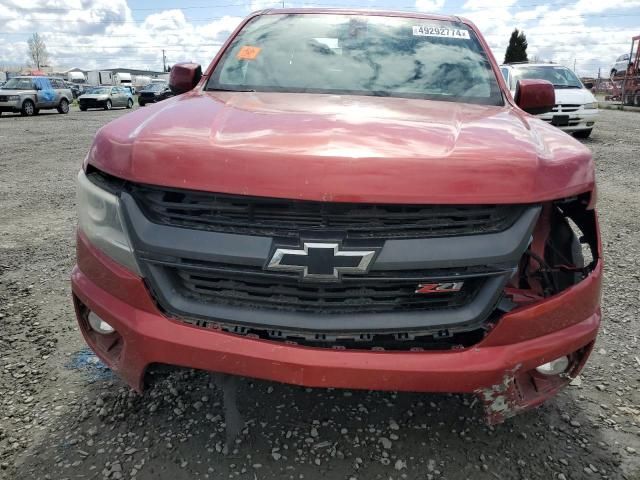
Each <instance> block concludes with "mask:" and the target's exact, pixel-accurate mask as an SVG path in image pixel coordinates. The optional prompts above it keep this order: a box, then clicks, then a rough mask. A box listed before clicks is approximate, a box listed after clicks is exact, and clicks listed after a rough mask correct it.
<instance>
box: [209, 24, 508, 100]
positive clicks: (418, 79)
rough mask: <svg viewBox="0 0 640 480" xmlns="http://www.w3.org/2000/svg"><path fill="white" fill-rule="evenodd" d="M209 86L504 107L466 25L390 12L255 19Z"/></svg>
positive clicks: (477, 44) (230, 49)
mask: <svg viewBox="0 0 640 480" xmlns="http://www.w3.org/2000/svg"><path fill="white" fill-rule="evenodd" d="M206 88H207V90H233V91H246V90H255V91H265V92H307V93H330V94H351V95H375V96H392V97H404V98H425V99H435V100H446V101H456V102H470V103H481V104H487V105H502V104H503V100H502V94H501V92H500V89H499V87H498V84H497V80H496V76H495V74H494V72H493V70H492V69H491V66H490V64H489V61H488V59H487V56H486V54H485V52H484V51H483V49H482V47H481V45H480V43H479V42H478V39H477V38H476V36H475V34H474V33H473V31H471V30H470V29H469V28H468V27H467V26H466V25H464V24H462V23H454V22H445V21H436V20H424V19H415V18H401V17H383V16H354V15H321V14H295V15H263V16H260V17H256V18H255V19H253V20H252V21H250V22H249V23H248V24H247V25H246V26H245V27H244V29H243V30H242V31H241V32H240V34H239V35H238V36H237V37H236V38H235V39H234V40H233V42H232V43H231V44H230V45H229V48H228V49H227V50H226V51H225V53H224V55H223V57H222V58H221V60H220V62H218V64H217V66H216V68H215V70H214V72H213V74H212V75H211V78H210V79H209V82H208V83H207V87H206Z"/></svg>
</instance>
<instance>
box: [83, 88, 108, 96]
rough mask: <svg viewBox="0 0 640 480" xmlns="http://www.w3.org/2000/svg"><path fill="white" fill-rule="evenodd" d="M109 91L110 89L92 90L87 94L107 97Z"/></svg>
mask: <svg viewBox="0 0 640 480" xmlns="http://www.w3.org/2000/svg"><path fill="white" fill-rule="evenodd" d="M110 91H111V87H102V88H92V89H91V90H89V91H88V92H87V93H89V94H90V95H109V92H110Z"/></svg>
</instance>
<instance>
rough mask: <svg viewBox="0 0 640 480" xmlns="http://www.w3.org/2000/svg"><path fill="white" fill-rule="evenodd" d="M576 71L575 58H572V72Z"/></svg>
mask: <svg viewBox="0 0 640 480" xmlns="http://www.w3.org/2000/svg"><path fill="white" fill-rule="evenodd" d="M575 71H576V59H575V58H574V59H573V72H574V73H575Z"/></svg>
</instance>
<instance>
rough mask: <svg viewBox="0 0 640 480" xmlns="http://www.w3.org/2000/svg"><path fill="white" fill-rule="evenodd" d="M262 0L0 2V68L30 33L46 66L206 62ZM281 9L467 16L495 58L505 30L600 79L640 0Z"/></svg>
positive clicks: (545, 55) (634, 20)
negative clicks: (43, 50) (40, 42)
mask: <svg viewBox="0 0 640 480" xmlns="http://www.w3.org/2000/svg"><path fill="white" fill-rule="evenodd" d="M282 5H283V2H282V1H279V2H272V1H269V0H253V1H251V0H245V1H242V0H209V1H206V0H0V68H2V67H5V68H6V67H17V66H26V65H27V64H28V53H27V39H28V37H29V36H31V35H32V33H33V32H38V33H39V34H40V35H41V36H42V37H43V39H44V41H45V43H46V46H47V50H48V52H49V56H50V63H51V65H52V66H53V67H54V69H55V71H64V70H67V69H70V68H73V67H79V68H82V69H87V70H89V69H100V68H116V67H126V68H143V69H153V70H162V66H163V56H162V55H163V53H162V50H163V49H164V50H165V55H166V61H167V63H168V64H169V65H170V64H173V63H176V62H180V61H195V62H197V63H201V64H202V65H203V66H205V65H208V64H209V62H210V61H211V59H212V58H213V56H214V55H215V53H216V52H217V51H218V49H219V48H220V46H221V44H222V43H223V42H224V40H225V39H226V38H227V37H228V35H229V34H230V33H231V32H232V31H233V29H234V28H235V27H236V26H237V25H238V23H239V22H240V21H241V20H242V18H243V17H245V16H246V15H248V14H249V13H250V12H252V11H254V10H259V9H262V8H271V7H282ZM284 6H286V7H353V8H368V9H387V10H390V9H391V10H406V11H422V12H429V13H438V14H453V15H460V16H463V17H466V18H468V19H470V20H471V21H473V22H474V23H475V24H476V25H477V26H478V27H479V29H480V31H481V32H482V34H483V35H484V36H485V38H486V39H487V41H488V43H489V45H490V46H491V49H492V51H493V53H494V55H495V56H496V58H497V60H498V62H502V60H503V59H504V52H505V49H506V47H507V44H508V41H509V36H510V34H511V32H512V31H513V29H514V28H518V29H521V30H523V31H524V33H525V35H526V36H527V40H528V42H529V48H528V54H529V59H530V60H531V59H537V60H540V61H555V62H558V63H562V64H564V65H567V66H569V67H571V68H574V66H575V70H576V72H577V73H578V74H579V75H582V76H596V75H597V74H598V69H599V68H601V69H602V75H603V76H608V72H609V70H610V67H611V64H612V63H613V61H614V60H615V58H616V57H618V56H619V55H621V54H623V53H628V52H629V50H630V46H631V37H632V36H635V35H640V0H546V1H545V0H503V1H500V0H495V1H492V0H396V1H392V0H344V1H339V0H301V1H286V0H285V1H284Z"/></svg>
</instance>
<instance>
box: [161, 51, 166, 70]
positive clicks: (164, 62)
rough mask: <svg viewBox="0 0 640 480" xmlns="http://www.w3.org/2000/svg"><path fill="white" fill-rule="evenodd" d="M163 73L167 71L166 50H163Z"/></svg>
mask: <svg viewBox="0 0 640 480" xmlns="http://www.w3.org/2000/svg"><path fill="white" fill-rule="evenodd" d="M162 71H163V72H166V71H167V57H166V55H165V54H164V49H162Z"/></svg>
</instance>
